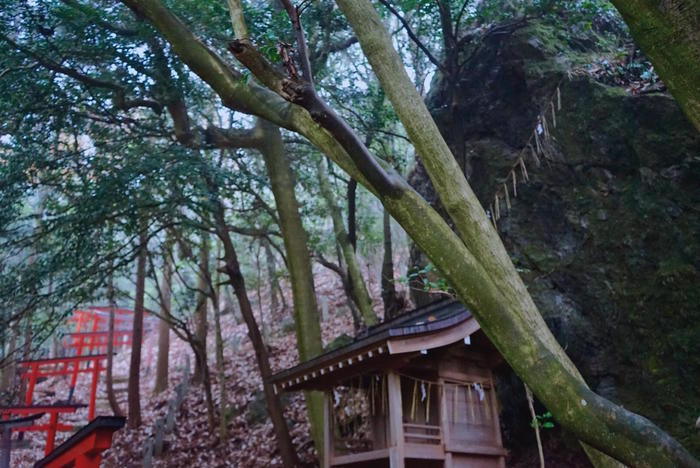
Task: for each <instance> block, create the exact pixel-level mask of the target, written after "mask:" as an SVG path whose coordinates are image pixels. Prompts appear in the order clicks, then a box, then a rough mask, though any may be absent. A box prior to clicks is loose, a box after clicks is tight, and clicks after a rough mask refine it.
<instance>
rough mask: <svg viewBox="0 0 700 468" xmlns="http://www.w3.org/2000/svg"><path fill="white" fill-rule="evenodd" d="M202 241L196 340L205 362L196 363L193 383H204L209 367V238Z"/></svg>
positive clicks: (205, 237) (206, 237) (196, 311)
mask: <svg viewBox="0 0 700 468" xmlns="http://www.w3.org/2000/svg"><path fill="white" fill-rule="evenodd" d="M201 236H202V239H201V243H200V246H199V271H198V274H197V307H196V310H195V320H196V330H195V338H196V340H197V342H198V343H199V345H200V346H201V347H202V351H203V354H202V356H203V361H202V360H200V359H198V360H196V361H195V365H194V374H193V376H192V381H193V382H194V383H202V381H203V378H204V368H203V367H204V366H206V365H207V331H208V328H209V327H208V323H207V290H208V287H209V286H208V282H207V279H208V276H209V236H208V235H207V234H206V233H205V232H202V233H201Z"/></svg>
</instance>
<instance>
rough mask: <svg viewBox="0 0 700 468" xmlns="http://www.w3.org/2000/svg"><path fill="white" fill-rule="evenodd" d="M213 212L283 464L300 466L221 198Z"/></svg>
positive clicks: (289, 466)
mask: <svg viewBox="0 0 700 468" xmlns="http://www.w3.org/2000/svg"><path fill="white" fill-rule="evenodd" d="M214 209H215V210H216V213H215V223H216V230H217V235H218V236H219V238H220V239H221V241H222V243H223V247H224V268H223V269H224V271H225V273H226V275H227V276H228V278H229V283H230V284H231V286H232V287H233V290H234V292H235V294H236V298H237V299H238V304H239V306H240V309H241V315H242V316H243V320H244V321H245V323H246V326H247V327H248V337H249V338H250V341H251V342H252V344H253V349H254V350H255V358H256V360H257V363H258V368H259V369H260V376H261V377H262V381H263V391H264V393H265V401H266V402H267V412H268V414H269V416H270V420H271V421H272V426H273V428H274V430H275V435H276V437H277V444H278V447H279V449H280V454H281V456H282V461H283V462H284V466H285V467H287V468H293V467H296V466H299V459H298V458H297V455H296V452H295V450H294V445H293V444H292V439H291V437H290V435H289V429H288V428H287V422H286V421H285V419H284V408H283V407H282V403H281V401H280V399H279V396H278V395H277V394H276V393H275V390H274V388H273V387H272V385H271V384H270V383H269V378H270V376H271V375H272V369H271V367H270V357H269V355H268V351H267V347H266V346H265V343H264V342H263V339H262V335H261V334H260V329H259V328H258V324H257V322H256V321H255V315H254V313H253V307H252V306H251V304H250V300H249V299H248V292H247V291H246V286H245V279H244V278H243V275H242V274H241V268H240V265H239V263H238V255H237V254H236V250H235V248H234V245H233V242H232V240H231V236H230V234H229V233H228V230H227V228H226V220H225V217H224V206H223V204H222V203H221V201H219V200H218V199H217V200H216V202H215V208H214Z"/></svg>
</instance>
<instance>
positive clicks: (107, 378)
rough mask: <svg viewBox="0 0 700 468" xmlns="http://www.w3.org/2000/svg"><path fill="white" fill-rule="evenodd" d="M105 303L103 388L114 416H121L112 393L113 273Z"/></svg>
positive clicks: (110, 276)
mask: <svg viewBox="0 0 700 468" xmlns="http://www.w3.org/2000/svg"><path fill="white" fill-rule="evenodd" d="M107 302H108V303H109V322H108V325H107V328H108V333H109V339H108V340H107V369H105V386H106V387H107V401H108V402H109V407H110V408H112V413H114V415H115V416H123V415H124V413H123V412H122V409H121V408H120V407H119V401H117V396H116V395H115V393H114V375H113V373H114V309H115V308H116V307H117V304H116V301H115V294H114V273H113V272H112V273H110V274H109V283H107Z"/></svg>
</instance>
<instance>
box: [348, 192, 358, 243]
mask: <svg viewBox="0 0 700 468" xmlns="http://www.w3.org/2000/svg"><path fill="white" fill-rule="evenodd" d="M356 202H357V181H356V180H355V179H350V182H348V239H349V240H350V244H352V249H353V250H357V203H356Z"/></svg>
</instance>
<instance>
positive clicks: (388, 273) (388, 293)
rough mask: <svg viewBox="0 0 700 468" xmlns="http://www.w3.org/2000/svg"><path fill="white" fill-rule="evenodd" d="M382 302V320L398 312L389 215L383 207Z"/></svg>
mask: <svg viewBox="0 0 700 468" xmlns="http://www.w3.org/2000/svg"><path fill="white" fill-rule="evenodd" d="M381 284H382V302H384V320H386V319H390V318H392V317H395V316H396V315H397V314H398V313H399V312H400V310H399V298H398V296H397V295H396V287H395V285H394V250H393V248H392V241H391V215H390V214H389V211H387V209H386V208H384V258H383V260H382V279H381Z"/></svg>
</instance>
